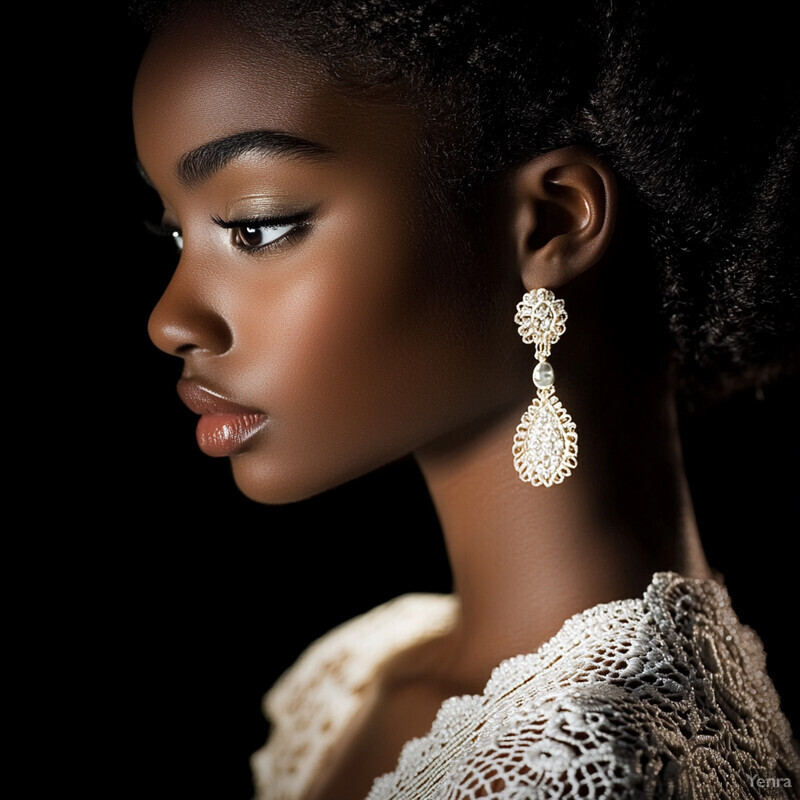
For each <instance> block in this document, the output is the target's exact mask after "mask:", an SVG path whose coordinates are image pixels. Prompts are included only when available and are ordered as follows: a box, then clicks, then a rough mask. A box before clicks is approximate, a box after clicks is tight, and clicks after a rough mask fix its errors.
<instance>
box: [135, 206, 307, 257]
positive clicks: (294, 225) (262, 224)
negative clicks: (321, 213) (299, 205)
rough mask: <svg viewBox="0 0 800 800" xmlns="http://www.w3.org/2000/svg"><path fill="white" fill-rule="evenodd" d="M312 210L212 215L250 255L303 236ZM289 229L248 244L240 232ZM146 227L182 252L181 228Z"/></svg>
mask: <svg viewBox="0 0 800 800" xmlns="http://www.w3.org/2000/svg"><path fill="white" fill-rule="evenodd" d="M310 216H311V213H310V212H301V213H299V214H292V215H290V216H286V217H265V218H252V219H232V220H224V219H222V218H220V217H216V216H212V218H211V219H212V221H213V222H214V223H215V224H216V225H218V226H219V227H220V228H225V229H226V230H229V231H231V244H232V246H233V247H235V248H236V249H237V250H240V251H241V252H243V253H247V254H248V255H257V254H259V253H262V252H264V251H266V250H275V249H277V248H279V247H281V246H283V245H285V244H286V243H288V242H289V241H291V240H292V239H294V238H295V237H297V236H301V235H302V234H303V233H304V232H305V228H307V227H308V225H309V218H310ZM289 226H291V227H290V228H289V230H288V231H286V233H284V234H282V235H281V236H279V237H277V238H276V239H274V240H272V241H270V242H266V243H265V244H261V245H248V244H245V243H243V241H242V239H241V238H240V235H239V234H238V232H240V231H241V230H243V229H246V228H250V229H253V230H258V229H261V228H273V229H274V228H283V227H289ZM145 227H146V228H147V230H148V231H149V232H150V233H154V234H156V235H157V236H162V237H169V238H171V239H172V240H173V241H174V243H175V247H176V249H177V250H178V252H179V253H180V252H181V251H182V250H183V233H182V231H181V229H180V228H177V227H175V226H173V225H168V224H166V223H161V224H157V225H154V224H153V223H151V222H145Z"/></svg>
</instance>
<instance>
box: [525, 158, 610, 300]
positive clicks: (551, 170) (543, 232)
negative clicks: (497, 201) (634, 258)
mask: <svg viewBox="0 0 800 800" xmlns="http://www.w3.org/2000/svg"><path fill="white" fill-rule="evenodd" d="M511 185H512V190H513V209H514V210H513V222H514V239H515V245H516V249H517V256H518V263H519V267H520V273H521V277H522V282H523V284H524V285H525V288H526V289H527V290H529V291H530V290H531V289H537V288H539V287H544V288H548V289H555V288H556V287H558V286H561V285H563V284H565V283H567V282H568V281H570V280H572V279H573V278H576V277H577V276H578V275H580V274H582V273H583V272H584V271H585V270H587V269H589V268H590V267H592V266H593V265H594V264H596V263H597V262H598V261H599V260H600V259H601V258H602V256H603V253H605V251H606V248H607V247H608V245H609V242H610V241H611V237H612V234H613V231H614V225H615V223H616V217H617V200H618V198H617V181H616V177H615V175H614V173H613V172H612V171H611V169H610V168H609V167H608V166H606V165H605V164H604V163H603V162H602V161H601V160H600V159H598V158H597V157H596V156H595V155H594V154H593V153H591V152H590V151H588V150H586V149H584V148H582V147H567V148H563V149H560V150H552V151H550V152H548V153H544V154H542V155H541V156H537V157H536V158H534V159H532V160H531V161H528V162H527V163H526V164H524V165H523V166H521V167H520V168H519V169H518V170H517V171H516V172H515V173H514V174H513V175H512V176H511Z"/></svg>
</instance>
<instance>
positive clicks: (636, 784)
mask: <svg viewBox="0 0 800 800" xmlns="http://www.w3.org/2000/svg"><path fill="white" fill-rule="evenodd" d="M443 772H445V773H446V777H445V778H443V779H442V782H441V788H440V791H439V793H437V794H435V795H434V794H431V795H423V794H420V795H419V796H429V797H436V798H437V799H438V798H448V800H467V799H468V798H469V799H471V798H474V797H486V798H494V799H495V800H521V799H522V798H524V799H525V800H539V799H540V798H573V797H583V796H587V797H596V796H597V797H599V796H603V797H614V798H631V800H633V799H634V798H635V799H636V800H638V798H653V797H658V798H670V797H672V798H706V797H708V798H711V797H713V798H720V799H724V798H729V797H741V796H749V794H748V792H749V793H752V790H751V789H749V788H748V787H749V786H750V784H749V783H748V781H750V779H751V777H753V776H756V777H757V778H764V779H768V778H769V777H770V776H779V775H784V776H785V775H793V776H794V778H793V781H794V782H793V784H792V785H793V786H795V787H796V786H797V785H798V784H797V781H798V778H800V766H798V761H797V757H796V754H795V753H794V751H793V749H792V745H791V734H790V731H789V729H788V723H786V721H785V718H783V717H782V715H781V713H780V709H779V706H778V698H777V695H776V694H775V691H774V689H773V688H772V686H771V683H770V682H769V679H768V678H767V677H766V671H765V670H764V655H763V649H762V648H761V646H760V642H759V641H758V639H757V637H755V634H753V633H752V631H750V630H749V629H747V628H745V627H744V626H742V625H741V624H740V623H739V622H738V620H737V619H736V616H735V615H734V613H733V611H732V609H731V607H730V603H729V600H728V598H727V594H726V592H725V590H724V588H722V587H721V586H719V585H718V584H716V583H713V582H710V581H692V580H688V579H683V578H680V577H679V576H676V575H672V574H668V573H664V574H659V575H656V576H655V577H654V579H653V582H652V584H651V585H650V587H649V588H648V590H647V592H646V593H645V595H644V596H643V597H642V598H640V599H637V600H627V601H620V602H616V603H610V604H605V605H601V606H597V607H595V608H593V609H590V610H589V611H587V612H584V613H582V614H579V615H577V616H576V617H574V618H572V619H570V620H568V621H567V622H566V623H565V625H564V626H563V628H562V629H561V631H560V632H559V633H558V634H557V635H556V636H555V637H554V638H553V639H552V640H550V641H549V642H548V643H547V644H545V645H544V646H543V647H542V648H541V649H540V650H539V651H538V652H537V653H535V654H531V655H526V656H519V657H517V658H514V659H510V660H509V661H506V662H503V664H501V665H500V666H499V667H498V668H497V669H496V670H495V672H494V674H493V676H492V679H491V680H490V681H489V683H488V684H487V687H486V690H485V692H484V694H483V696H481V697H465V698H453V699H451V700H450V701H448V702H447V703H445V705H444V706H443V707H442V710H441V711H440V714H439V717H437V720H436V723H435V725H434V727H433V729H432V731H431V733H430V735H429V736H427V737H425V738H424V739H422V740H417V741H414V742H411V743H409V745H407V747H406V749H405V750H404V752H403V755H402V757H401V761H400V764H399V765H398V770H397V772H395V773H392V774H391V775H387V776H384V777H383V778H381V779H380V780H379V781H378V782H376V784H375V787H374V788H373V793H372V794H371V795H370V800H382V799H383V798H389V797H403V798H405V797H414V796H416V795H415V792H418V791H419V788H418V787H423V786H424V785H425V784H426V782H427V781H429V780H430V778H431V776H432V775H433V774H436V773H439V774H442V773H443ZM398 787H413V788H412V789H411V793H410V794H403V793H402V792H401V793H399V794H397V793H396V792H397V789H398ZM776 796H781V795H780V794H776ZM786 796H787V797H788V796H791V795H790V794H789V793H788V792H787V794H786Z"/></svg>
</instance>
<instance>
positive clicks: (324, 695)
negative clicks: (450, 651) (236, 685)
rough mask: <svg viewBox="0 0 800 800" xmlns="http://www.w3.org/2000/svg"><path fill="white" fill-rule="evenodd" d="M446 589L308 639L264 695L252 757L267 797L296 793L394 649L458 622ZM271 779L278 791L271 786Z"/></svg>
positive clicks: (393, 603) (394, 603)
mask: <svg viewBox="0 0 800 800" xmlns="http://www.w3.org/2000/svg"><path fill="white" fill-rule="evenodd" d="M456 614H457V601H456V600H455V598H454V597H452V596H450V595H434V594H410V595H404V596H402V597H398V598H396V599H394V600H390V601H388V602H386V603H384V604H382V605H380V606H378V607H377V608H374V609H372V610H371V611H368V612H366V613H365V614H362V615H360V616H358V617H356V618H354V619H352V620H349V621H348V622H345V623H343V624H342V625H340V626H338V627H336V628H334V629H333V630H331V631H330V632H328V633H327V634H326V635H325V636H323V637H322V638H320V639H318V640H317V641H316V642H314V643H313V644H312V645H310V646H309V647H308V648H307V649H306V650H305V651H304V652H303V653H302V655H301V656H300V658H299V659H298V660H297V662H296V663H295V664H294V665H293V666H292V667H291V668H290V669H289V670H288V671H287V672H286V673H284V675H283V676H282V677H281V678H280V679H279V680H278V681H277V683H276V684H275V685H274V686H273V688H272V689H271V690H270V691H269V692H268V693H267V695H266V697H265V698H264V711H265V715H266V717H267V719H268V720H269V722H270V726H271V732H270V737H269V740H268V742H267V744H266V745H265V746H264V747H263V748H261V749H260V750H259V751H257V752H256V753H255V754H254V755H253V757H252V769H253V775H254V780H255V782H256V785H257V786H258V787H269V788H270V794H269V796H270V797H276V796H277V797H282V796H286V797H298V796H301V794H302V791H303V787H305V786H307V785H308V783H309V782H310V781H312V780H313V778H314V777H315V776H316V775H317V774H319V772H320V771H321V770H322V769H324V767H325V764H326V763H327V760H328V758H329V757H330V754H331V751H332V750H333V748H334V747H335V746H336V745H337V744H338V743H339V742H340V741H341V740H342V739H343V738H344V737H345V735H346V733H347V731H348V729H349V728H350V726H351V724H352V723H353V721H354V720H355V719H356V718H357V717H358V715H359V712H361V711H362V710H363V709H364V708H365V707H366V705H367V704H368V703H369V701H370V697H371V690H372V689H373V687H375V686H376V683H377V681H378V679H379V675H380V673H381V671H382V669H383V668H384V667H385V666H386V664H387V663H388V662H389V661H390V660H391V659H392V658H394V657H395V656H396V655H397V654H398V653H400V652H402V651H404V650H407V649H409V648H411V647H413V646H415V645H417V644H421V643H423V642H425V641H427V640H430V639H433V638H435V637H437V636H442V635H444V634H445V633H446V632H447V631H448V630H450V628H451V627H452V625H453V624H454V622H455V619H456ZM276 787H280V789H278V791H279V792H281V791H283V794H277V795H276V794H275V792H276Z"/></svg>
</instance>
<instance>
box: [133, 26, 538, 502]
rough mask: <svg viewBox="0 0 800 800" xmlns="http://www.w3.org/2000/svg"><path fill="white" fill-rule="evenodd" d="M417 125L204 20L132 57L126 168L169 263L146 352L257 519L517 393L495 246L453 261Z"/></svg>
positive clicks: (505, 282) (507, 277)
mask: <svg viewBox="0 0 800 800" xmlns="http://www.w3.org/2000/svg"><path fill="white" fill-rule="evenodd" d="M421 126H422V122H421V120H420V119H419V118H418V117H417V116H416V115H415V113H414V112H413V111H411V110H409V109H408V108H406V107H403V106H402V105H401V104H399V103H393V102H390V101H387V100H386V99H382V100H381V101H367V100H364V99H359V98H357V97H353V96H352V95H348V94H347V93H345V92H343V91H342V90H340V89H338V88H337V87H336V86H335V85H333V84H332V83H331V82H330V80H329V79H327V78H326V76H325V75H324V73H323V72H322V70H320V69H317V68H316V67H315V66H314V65H313V64H310V63H308V62H307V61H306V60H303V59H302V58H300V57H298V56H296V55H292V54H291V53H287V52H285V50H281V49H280V48H278V47H277V46H276V47H275V48H270V47H269V46H266V45H264V43H263V42H258V46H254V43H253V42H252V41H249V39H248V37H247V35H246V32H243V31H242V30H239V29H237V28H236V27H235V26H234V25H233V24H230V23H229V22H228V21H227V20H225V19H221V18H215V17H214V16H213V15H212V14H209V13H203V14H200V13H195V14H194V16H192V17H186V18H184V19H183V20H182V21H181V24H180V25H179V26H178V27H176V28H174V29H172V28H170V29H169V30H168V31H165V32H162V33H160V34H158V35H157V36H156V37H155V38H154V41H153V42H152V43H151V45H150V47H149V49H148V51H147V53H146V55H145V57H144V59H143V62H142V65H141V68H140V72H139V75H138V78H137V83H136V88H135V95H134V130H135V137H136V144H137V152H138V157H139V160H140V162H141V165H142V168H143V171H144V172H145V174H146V176H147V179H148V180H149V181H150V182H151V183H152V185H153V186H154V188H155V189H156V190H157V191H158V193H159V195H160V197H161V200H162V202H163V206H164V215H163V223H164V226H165V227H166V228H168V229H170V230H172V231H174V235H175V239H176V243H178V245H179V247H180V253H179V260H178V263H177V266H176V269H175V272H174V275H173V277H172V280H171V282H170V283H169V286H168V287H167V289H166V291H165V292H164V295H163V297H162V298H161V300H160V302H159V303H158V305H157V306H156V308H155V309H154V311H153V313H152V316H151V320H150V326H149V331H150V336H151V338H152V340H153V341H154V343H155V344H156V345H157V346H158V347H159V348H160V349H162V350H164V351H165V352H167V353H170V354H173V355H175V356H178V357H179V358H181V359H182V360H183V373H182V377H181V380H180V382H179V392H180V393H181V395H182V397H183V399H184V401H185V402H186V403H187V405H188V406H189V407H190V408H191V409H192V410H193V411H195V412H196V413H199V414H201V417H200V421H199V423H198V429H197V438H198V442H199V444H200V447H201V448H202V449H203V450H204V451H205V452H206V453H207V454H209V455H212V456H225V457H229V458H230V459H231V464H232V468H233V473H234V478H235V480H236V483H237V485H238V486H239V488H240V489H241V490H242V491H243V492H244V493H245V494H246V495H247V496H249V497H251V498H253V499H255V500H257V501H260V502H267V503H278V502H287V501H293V500H296V499H301V498H303V497H307V496H309V495H312V494H315V493H317V492H320V491H323V490H325V489H328V488H331V487H333V486H335V485H338V484H340V483H342V482H344V481H347V480H349V479H351V478H354V477H356V476H359V475H361V474H364V473H366V472H367V471H369V470H372V469H374V468H376V467H378V466H380V465H382V464H385V463H388V462H390V461H392V460H394V459H397V458H399V457H401V456H403V455H405V454H408V453H410V452H414V451H415V450H418V449H420V448H424V447H426V446H428V445H433V444H434V443H437V442H439V441H442V440H446V439H447V437H453V436H456V437H457V436H459V432H460V431H462V430H464V429H467V428H468V427H470V426H472V425H475V424H479V423H480V422H482V421H484V420H487V419H490V418H491V416H492V415H493V414H495V413H497V412H498V411H499V410H501V409H506V408H508V407H509V406H512V405H513V406H516V405H518V404H519V402H520V400H521V399H524V398H525V396H526V393H528V392H529V386H530V376H529V368H530V355H529V354H528V353H527V352H526V350H525V349H524V348H523V347H522V346H521V344H520V342H519V339H518V337H517V333H516V329H515V326H514V325H513V322H512V318H513V313H514V307H515V303H516V302H517V301H518V299H519V296H520V294H521V291H522V285H521V281H520V276H519V274H518V272H516V271H515V270H514V268H513V263H512V262H513V258H512V257H511V251H512V250H513V247H512V243H511V240H510V239H509V240H508V241H506V240H505V238H504V236H503V234H502V230H501V232H499V233H498V235H497V237H496V238H497V242H496V243H495V244H494V245H493V246H492V247H486V248H480V249H479V250H478V251H477V253H476V254H475V255H472V256H467V253H468V252H469V249H468V248H466V247H459V246H458V240H457V239H456V240H455V245H454V239H453V237H447V236H443V235H441V230H442V224H441V223H442V220H441V218H440V217H441V212H439V211H437V210H436V204H435V203H433V202H432V201H431V199H430V192H429V190H428V189H427V188H426V182H425V178H424V175H425V170H424V164H423V156H422V155H421V151H420V147H419V138H420V131H421ZM437 215H438V216H437ZM490 256H491V257H490ZM512 434H513V431H512V432H510V434H509V441H510V436H511V435H512Z"/></svg>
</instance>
